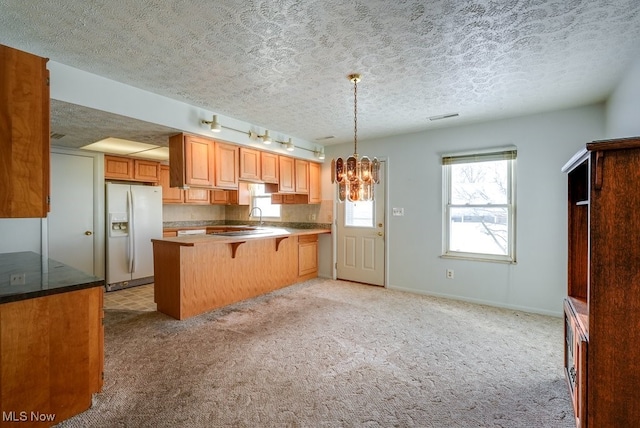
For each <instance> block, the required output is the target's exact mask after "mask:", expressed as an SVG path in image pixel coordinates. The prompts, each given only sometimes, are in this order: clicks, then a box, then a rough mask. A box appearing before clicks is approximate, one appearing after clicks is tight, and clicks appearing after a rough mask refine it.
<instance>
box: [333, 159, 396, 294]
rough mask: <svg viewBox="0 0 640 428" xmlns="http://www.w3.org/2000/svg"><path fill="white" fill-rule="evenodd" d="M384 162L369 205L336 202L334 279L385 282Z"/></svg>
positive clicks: (367, 282)
mask: <svg viewBox="0 0 640 428" xmlns="http://www.w3.org/2000/svg"><path fill="white" fill-rule="evenodd" d="M384 188H385V162H384V161H383V162H381V166H380V184H377V185H376V186H375V194H374V200H373V201H371V202H348V201H345V202H338V203H337V204H338V207H337V210H336V211H337V221H338V223H337V241H338V242H337V278H338V279H345V280H349V281H357V282H363V283H366V284H372V285H382V286H384V285H385V283H384V281H385V190H384Z"/></svg>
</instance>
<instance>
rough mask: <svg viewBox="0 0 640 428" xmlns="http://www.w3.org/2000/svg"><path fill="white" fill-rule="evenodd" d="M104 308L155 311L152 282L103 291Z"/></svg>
mask: <svg viewBox="0 0 640 428" xmlns="http://www.w3.org/2000/svg"><path fill="white" fill-rule="evenodd" d="M104 308H105V309H116V310H130V311H155V310H156V304H155V302H154V301H153V284H146V285H139V286H137V287H131V288H124V289H122V290H116V291H109V292H105V293H104Z"/></svg>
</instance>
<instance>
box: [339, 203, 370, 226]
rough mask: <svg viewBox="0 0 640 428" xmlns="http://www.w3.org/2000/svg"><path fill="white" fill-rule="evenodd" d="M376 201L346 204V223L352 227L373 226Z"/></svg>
mask: <svg viewBox="0 0 640 428" xmlns="http://www.w3.org/2000/svg"><path fill="white" fill-rule="evenodd" d="M374 203H375V201H360V202H349V201H345V203H344V204H345V205H344V214H345V216H344V225H345V226H351V227H373V224H374V222H375V218H374V217H375V216H374Z"/></svg>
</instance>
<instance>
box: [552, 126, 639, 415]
mask: <svg viewBox="0 0 640 428" xmlns="http://www.w3.org/2000/svg"><path fill="white" fill-rule="evenodd" d="M562 170H563V172H565V173H567V176H568V199H567V200H568V206H567V208H568V210H567V211H568V234H569V235H568V276H567V280H568V283H567V298H566V299H565V302H564V314H565V343H564V356H565V358H564V368H565V377H566V380H567V385H568V388H569V393H570V395H571V402H572V404H573V410H574V416H575V420H576V426H577V427H580V428H584V427H596V428H597V427H623V426H624V427H627V426H635V425H637V422H638V421H640V394H638V385H640V370H638V367H637V362H638V361H639V359H640V346H638V343H640V276H639V275H638V272H640V247H639V246H638V242H640V193H639V192H638V191H637V190H638V189H640V175H639V174H638V171H640V138H626V139H619V140H608V141H594V142H592V143H588V144H587V145H586V147H585V148H584V149H583V150H581V151H580V152H578V153H577V154H576V155H575V156H574V157H573V158H571V160H569V162H567V164H566V165H565V166H564V167H563V169H562Z"/></svg>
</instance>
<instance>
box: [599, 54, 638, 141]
mask: <svg viewBox="0 0 640 428" xmlns="http://www.w3.org/2000/svg"><path fill="white" fill-rule="evenodd" d="M606 136H607V138H623V137H637V136H640V58H638V59H637V60H636V61H635V62H634V63H633V64H632V65H631V67H630V68H629V70H628V71H627V73H626V74H625V75H624V76H623V78H622V80H621V81H620V83H619V84H618V85H617V86H616V88H615V90H614V92H613V94H611V97H610V98H609V100H608V101H607V133H606Z"/></svg>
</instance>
